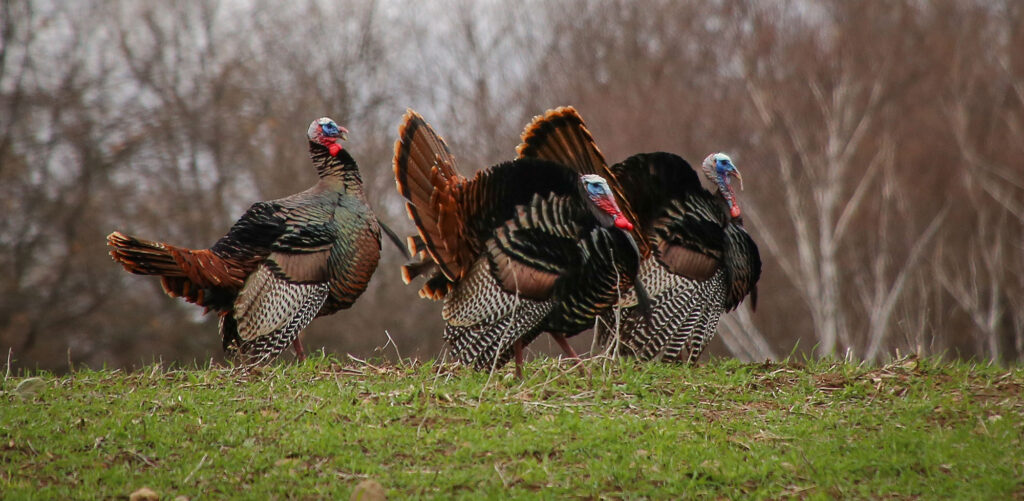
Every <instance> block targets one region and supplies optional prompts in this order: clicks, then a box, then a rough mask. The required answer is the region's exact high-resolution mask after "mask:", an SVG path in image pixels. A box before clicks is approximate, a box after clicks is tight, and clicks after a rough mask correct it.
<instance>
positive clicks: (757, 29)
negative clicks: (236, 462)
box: [0, 0, 1024, 370]
mask: <svg viewBox="0 0 1024 501" xmlns="http://www.w3.org/2000/svg"><path fill="white" fill-rule="evenodd" d="M1020 47H1024V6H1022V5H1021V4H1020V3H1019V2H1015V1H1012V0H1005V1H993V2H971V1H968V0H937V1H934V2H913V1H910V0H907V1H899V2H883V1H868V2H845V1H842V0H828V1H823V2H761V3H755V4H748V3H745V2H701V1H670V0H654V1H649V2H642V3H639V2H628V1H624V0H616V1H613V0H601V1H596V2H595V1H583V0H563V1H558V2H542V1H528V2H522V3H516V4H503V3H500V2H471V1H444V2H437V3H429V4H423V3H414V4H412V5H407V4H405V3H402V2H390V1H347V2H319V1H314V0H308V1H303V2H292V3H290V4H288V5H283V4H279V3H277V2H270V1H267V0H252V1H250V2H235V3H231V4H221V3H209V2H196V3H167V2H156V1H149V0H145V1H134V2H128V1H116V0H111V1H100V0H96V1H89V2H75V3H73V4H65V3H62V2H42V1H34V2H33V1H28V0H5V1H3V2H2V3H0V204H2V208H3V210H4V217H3V218H0V268H2V270H3V278H2V279H0V347H2V348H3V351H4V352H5V354H6V353H7V352H10V353H11V356H12V357H13V358H14V359H15V360H16V364H17V365H18V366H26V367H42V368H48V369H56V370H62V369H66V368H67V367H68V365H69V363H73V364H89V365H101V364H107V365H109V366H116V367H120V366H131V365H135V364H139V363H142V362H147V361H150V360H153V359H156V358H161V359H164V360H173V361H181V362H188V361H192V360H203V359H205V358H207V357H219V356H220V355H219V351H220V349H219V344H218V343H219V341H218V339H217V336H216V335H215V331H216V329H215V326H214V324H215V319H212V318H206V317H202V316H200V315H199V314H198V313H197V312H196V311H194V309H193V308H192V307H191V306H190V305H185V304H182V303H181V302H180V301H176V300H173V299H171V298H168V297H166V296H164V295H163V293H162V292H161V290H160V286H159V284H158V281H156V280H152V279H147V278H146V277H135V276H130V275H127V274H125V273H124V272H123V271H122V270H121V269H120V267H118V266H116V265H115V264H114V263H112V262H111V261H110V258H109V257H108V256H107V254H106V248H105V244H104V236H105V235H106V234H107V233H109V232H110V231H112V230H114V229H119V230H123V231H126V232H129V233H132V234H137V235H139V236H143V237H153V238H159V239H162V240H166V241H169V242H173V243H175V244H180V245H185V246H192V247H205V246H207V245H210V244H212V243H213V242H214V241H215V240H216V238H218V237H219V236H220V235H222V234H223V232H224V231H225V230H226V229H227V228H228V227H229V225H230V224H231V222H233V221H234V220H235V219H236V218H237V217H238V216H239V215H240V214H241V213H242V212H243V211H244V210H245V209H246V208H247V207H248V205H249V204H250V203H251V202H253V201H256V200H263V199H270V198H276V197H280V196H283V195H287V194H289V193H293V192H295V191H298V190H301V189H304V188H305V187H307V186H308V185H309V184H311V183H312V181H313V179H314V176H315V174H314V173H313V172H312V169H311V168H310V166H309V161H308V158H307V157H306V145H305V141H304V132H305V126H306V125H307V124H308V123H309V121H310V120H312V119H313V118H316V117H319V116H323V115H328V116H331V117H333V118H335V119H336V120H338V121H339V123H341V124H342V125H344V126H345V127H347V128H348V129H349V130H350V131H351V134H350V140H349V142H348V144H347V148H348V149H349V151H350V152H351V153H352V154H353V156H354V157H355V158H356V160H357V161H358V162H359V164H360V168H361V170H362V174H363V177H364V180H365V182H366V184H367V191H368V193H369V197H370V202H371V204H372V205H373V207H374V208H375V210H376V211H377V213H378V215H379V216H380V217H381V218H382V219H384V220H385V221H387V222H388V223H389V224H391V225H392V226H393V227H395V228H396V230H399V231H400V232H402V233H404V234H408V233H411V231H412V227H411V225H410V224H409V223H408V221H407V220H406V216H405V214H404V208H403V206H402V203H401V201H400V197H399V196H398V195H397V193H396V192H395V189H394V179H393V177H392V172H391V166H390V161H391V154H392V148H393V143H394V140H395V136H396V127H397V124H398V121H399V119H400V117H401V115H402V113H403V112H404V111H405V109H406V107H412V108H415V109H417V110H418V111H420V112H421V113H423V114H424V116H426V117H427V118H428V120H430V121H431V122H432V123H433V124H434V125H435V127H436V128H437V129H438V130H439V131H440V132H441V133H442V134H444V135H445V137H446V139H448V140H449V143H450V144H451V146H452V149H453V151H454V152H455V154H456V156H457V158H458V161H459V163H460V167H461V168H463V169H464V170H466V171H469V170H471V169H474V168H479V167H484V166H487V165H490V164H493V163H496V162H498V161H501V160H506V159H509V158H511V157H513V156H514V151H513V149H514V147H515V145H516V144H517V143H518V135H519V132H520V130H521V128H522V127H523V126H524V125H525V124H526V123H527V122H528V121H529V119H530V117H531V116H532V115H535V114H539V113H541V112H543V111H544V110H545V109H547V108H551V107H555V106H559V105H570V104H571V105H573V106H575V107H576V108H577V109H578V110H579V111H580V113H581V114H582V115H583V117H584V118H585V119H586V120H587V123H588V125H589V127H590V129H591V131H592V132H593V134H594V136H595V137H596V138H597V140H598V142H599V146H600V147H601V148H602V150H603V152H604V153H605V155H606V157H607V158H608V159H609V160H610V161H613V162H614V161H619V160H622V159H624V158H626V157H627V156H629V155H631V154H633V153H637V152H642V151H671V152H674V153H678V154H680V155H682V156H683V157H685V158H687V159H688V160H690V161H691V163H699V161H700V159H702V158H704V156H706V155H707V154H709V153H711V152H712V151H724V152H727V153H729V154H730V155H731V156H732V157H733V159H734V160H735V161H736V163H737V165H738V167H739V168H740V169H741V171H742V172H743V174H744V180H745V184H746V185H745V187H744V188H745V190H744V191H743V192H740V193H739V197H740V202H741V204H743V206H744V216H745V223H746V227H747V229H748V231H749V232H750V233H751V234H752V235H753V237H754V238H755V240H756V241H757V242H758V243H759V244H760V246H761V254H762V259H763V261H764V275H763V277H762V280H761V283H760V286H759V296H758V303H757V309H756V311H752V310H751V309H750V307H749V306H743V307H742V308H741V309H740V310H738V311H736V312H734V313H732V314H729V315H727V316H725V317H723V320H722V324H721V326H720V336H719V339H721V342H718V341H716V342H715V344H713V345H712V351H714V352H717V353H719V354H731V355H733V356H737V357H740V358H743V359H746V360H758V359H764V358H768V357H771V358H779V357H783V356H786V355H787V354H789V353H791V352H793V351H797V352H804V353H813V354H816V355H836V356H851V357H855V358H859V359H867V360H880V359H884V358H886V357H889V356H891V355H892V354H894V353H895V352H896V351H897V350H900V351H901V352H916V353H921V354H940V355H945V356H951V357H963V358H977V359H981V360H992V361H998V362H1004V363H1007V362H1019V361H1020V360H1022V359H1024V312H1022V311H1021V305H1022V304H1024V168H1022V167H1021V166H1022V165H1024V51H1021V50H1020ZM401 263H402V258H401V257H400V256H399V255H398V253H397V252H394V251H393V249H389V248H388V247H387V246H385V248H384V254H383V256H382V262H381V266H380V270H379V271H378V275H377V276H376V277H375V278H374V280H373V281H372V282H371V288H370V289H369V290H368V292H367V293H366V294H365V295H364V296H363V297H362V298H361V299H360V301H359V302H358V303H357V305H356V306H355V307H354V308H353V309H352V310H349V311H346V312H343V313H341V314H338V315H335V316H333V317H328V318H325V319H321V320H318V321H317V322H314V324H313V325H312V326H311V328H310V329H308V330H307V333H306V339H307V342H308V345H309V346H311V347H317V346H324V347H325V348H326V349H327V350H329V351H332V352H337V353H345V352H348V353H353V354H355V355H356V356H368V355H372V354H375V353H381V354H384V355H387V356H391V355H393V354H394V351H395V350H394V348H395V347H394V346H389V347H388V348H387V350H386V352H381V351H380V347H382V346H384V345H385V344H386V343H388V340H389V339H390V340H393V342H394V345H395V346H397V348H398V352H399V353H400V354H401V356H420V357H432V356H435V355H436V354H437V353H439V351H440V350H441V348H442V343H441V339H440V332H441V322H440V318H439V310H440V305H439V304H436V303H431V302H429V301H426V300H421V299H419V298H418V297H417V296H416V287H413V286H405V285H404V284H402V282H401V279H400V277H399V274H398V271H397V269H398V266H399V265H400V264H401ZM580 342H581V343H583V344H586V345H587V346H586V347H589V343H588V342H587V341H585V340H584V341H580ZM539 344H541V345H543V343H539ZM538 349H542V350H543V349H545V347H544V346H540V347H539V348H538Z"/></svg>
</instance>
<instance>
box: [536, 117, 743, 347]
mask: <svg viewBox="0 0 1024 501" xmlns="http://www.w3.org/2000/svg"><path fill="white" fill-rule="evenodd" d="M517 151H518V153H519V156H520V157H521V158H541V159H549V160H557V161H559V162H561V163H563V164H565V165H568V166H571V167H572V168H573V169H574V170H575V171H577V172H581V173H596V174H600V175H602V176H604V177H605V178H607V179H608V182H609V185H610V187H611V188H612V190H613V191H614V192H615V194H616V195H617V196H618V198H619V200H620V202H619V204H620V206H622V207H623V211H624V212H625V213H627V214H628V216H629V218H630V220H631V222H633V223H634V225H635V231H636V233H635V234H636V236H637V240H638V241H639V243H640V248H641V249H642V252H643V261H642V263H641V265H640V272H639V277H638V280H637V283H638V284H640V285H642V286H643V287H644V289H646V290H645V291H644V292H646V294H648V295H649V296H650V301H651V304H650V305H643V306H642V307H641V306H640V305H638V304H637V300H636V294H635V293H631V294H629V295H627V296H626V297H624V298H622V300H621V301H620V302H619V305H620V306H621V307H622V308H620V309H619V308H616V309H610V308H609V309H605V310H603V313H602V314H601V322H600V324H601V326H602V328H601V329H600V330H599V333H598V334H599V339H600V340H601V341H602V342H603V343H614V344H615V345H616V348H617V350H618V351H619V352H622V353H627V354H634V355H636V356H638V357H639V358H642V359H666V360H668V359H672V360H677V359H683V360H688V361H695V360H696V359H697V358H698V357H699V356H700V354H701V353H702V352H703V350H704V348H705V347H706V346H707V343H708V341H710V339H711V338H712V337H713V336H714V334H715V332H716V330H717V325H718V320H719V318H720V317H721V314H722V313H723V312H725V311H729V310H731V309H733V308H735V307H736V306H737V305H738V304H739V302H740V301H741V300H742V299H743V298H744V297H745V296H747V295H748V293H751V292H756V288H755V286H756V283H757V280H758V278H759V277H760V272H761V261H760V257H759V255H758V251H757V245H756V244H755V243H754V242H753V240H752V239H751V238H750V236H749V235H748V234H747V233H746V231H745V230H744V229H743V226H742V220H741V219H740V218H739V217H738V206H735V198H734V196H733V195H732V193H731V188H729V187H728V183H727V182H726V181H727V180H724V181H720V180H721V179H725V176H726V175H727V174H720V175H719V173H717V172H710V171H706V172H707V174H708V176H709V178H711V177H715V178H716V179H715V180H714V181H713V182H715V183H716V184H719V186H722V187H724V188H725V189H726V190H727V191H728V192H729V195H730V198H729V200H731V202H729V201H727V199H726V198H725V197H724V196H723V195H722V193H721V192H718V193H714V194H713V193H711V192H709V191H708V190H706V189H704V188H703V187H702V186H701V183H700V179H699V178H698V177H697V174H696V172H695V171H694V170H693V168H692V167H690V165H689V164H688V163H687V162H686V161H685V160H683V159H682V158H681V157H679V156H678V155H674V154H671V153H643V154H638V155H634V156H632V157H629V158H628V159H626V160H625V161H623V162H621V163H618V164H615V165H613V166H611V167H608V165H607V164H606V162H605V160H604V156H603V155H602V154H601V152H600V150H599V149H598V147H597V146H596V144H595V142H594V140H593V137H592V136H591V134H590V132H589V130H587V128H586V126H585V125H584V123H583V120H582V118H581V117H580V116H579V114H578V113H577V112H576V110H575V109H573V108H571V107H565V108H557V109H554V110H549V111H548V112H546V113H545V114H544V115H541V116H538V117H536V118H535V119H534V121H533V122H532V123H531V124H530V125H529V126H528V127H527V128H526V130H525V131H524V132H523V142H522V143H521V144H520V145H519V147H518V148H517ZM709 158H710V157H709ZM728 166H729V167H732V166H731V161H730V163H729V165H728ZM723 172H724V171H723ZM712 174H715V176H712ZM734 175H737V176H738V172H736V174H734ZM720 183H725V184H720ZM733 206H735V207H736V208H735V211H736V214H737V215H736V216H733V210H734V209H733ZM620 290H621V289H620ZM551 327H552V328H551V329H549V330H550V331H552V332H557V331H558V326H557V325H553V326H551ZM556 338H557V337H556Z"/></svg>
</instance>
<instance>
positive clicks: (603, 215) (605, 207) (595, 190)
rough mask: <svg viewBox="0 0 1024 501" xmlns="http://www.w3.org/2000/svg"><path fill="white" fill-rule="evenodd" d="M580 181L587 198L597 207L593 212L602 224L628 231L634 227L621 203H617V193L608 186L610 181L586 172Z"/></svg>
mask: <svg viewBox="0 0 1024 501" xmlns="http://www.w3.org/2000/svg"><path fill="white" fill-rule="evenodd" d="M580 183H581V184H582V185H583V191H584V193H585V194H586V196H587V198H588V199H590V202H591V204H593V207H594V208H595V209H596V210H594V211H592V212H594V215H595V216H597V220H598V221H600V222H601V225H602V226H605V227H609V226H615V227H616V228H619V229H622V230H626V231H631V230H632V229H633V224H632V223H630V222H629V220H628V219H626V217H625V216H623V215H622V210H620V209H619V204H617V203H615V195H614V194H612V189H611V188H610V187H608V181H605V180H604V178H603V177H601V176H598V175H597V174H584V175H582V176H580Z"/></svg>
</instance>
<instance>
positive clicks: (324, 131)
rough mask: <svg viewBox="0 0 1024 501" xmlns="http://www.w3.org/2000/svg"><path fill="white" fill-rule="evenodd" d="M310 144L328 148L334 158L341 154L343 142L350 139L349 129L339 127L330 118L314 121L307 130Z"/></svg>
mask: <svg viewBox="0 0 1024 501" xmlns="http://www.w3.org/2000/svg"><path fill="white" fill-rule="evenodd" d="M306 136H307V137H308V138H309V142H311V143H316V144H319V145H321V146H324V147H326V148H327V151H329V152H330V153H331V156H332V157H335V156H338V153H341V142H342V141H344V140H346V139H348V129H346V128H344V127H339V126H338V124H337V123H336V122H335V121H334V120H331V119H330V118H327V117H323V118H318V119H316V120H313V123H311V124H309V129H307V130H306Z"/></svg>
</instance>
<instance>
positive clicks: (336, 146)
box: [327, 143, 341, 157]
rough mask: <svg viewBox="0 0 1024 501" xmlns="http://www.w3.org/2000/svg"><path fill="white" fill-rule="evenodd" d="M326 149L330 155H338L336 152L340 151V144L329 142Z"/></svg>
mask: <svg viewBox="0 0 1024 501" xmlns="http://www.w3.org/2000/svg"><path fill="white" fill-rule="evenodd" d="M327 151H328V152H329V153H330V154H331V156H332V157H336V156H338V153H341V145H340V144H338V143H331V144H329V145H327Z"/></svg>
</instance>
